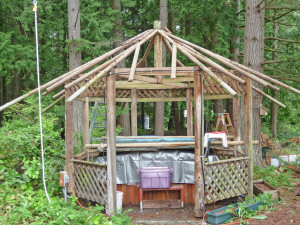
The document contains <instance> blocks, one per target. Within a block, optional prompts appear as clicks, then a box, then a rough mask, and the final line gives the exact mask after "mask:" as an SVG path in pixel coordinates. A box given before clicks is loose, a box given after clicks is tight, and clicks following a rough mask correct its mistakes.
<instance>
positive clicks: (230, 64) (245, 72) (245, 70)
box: [166, 33, 300, 93]
mask: <svg viewBox="0 0 300 225" xmlns="http://www.w3.org/2000/svg"><path fill="white" fill-rule="evenodd" d="M166 34H167V35H168V36H169V37H172V38H173V39H175V40H177V41H179V42H181V43H184V44H187V45H189V46H190V47H192V48H194V49H197V50H199V51H201V52H203V53H205V54H206V55H208V56H210V57H212V58H214V59H216V60H218V61H219V62H221V63H223V64H224V65H226V66H228V67H229V68H231V69H234V70H236V71H237V72H240V73H241V74H243V75H245V76H247V77H250V78H251V79H252V80H254V81H256V82H258V83H260V84H262V85H263V86H268V87H270V88H271V89H273V90H275V91H278V90H279V88H277V87H276V86H274V85H272V84H270V83H268V82H266V81H264V80H262V79H260V78H259V77H256V76H254V75H252V74H250V73H249V72H248V71H251V72H252V70H251V69H249V68H248V67H246V66H243V65H240V64H239V63H237V62H233V61H231V60H229V59H226V58H225V57H223V56H220V55H218V54H216V53H213V52H211V51H209V50H207V49H205V48H202V47H200V46H198V45H195V44H193V43H191V42H188V41H186V40H183V39H181V38H179V37H177V36H175V35H173V34H169V33H166ZM237 64H238V65H239V66H236V65H237ZM241 68H243V69H241ZM252 73H253V74H255V73H254V72H252ZM255 75H256V74H255ZM265 76H266V75H265ZM299 93H300V91H299Z"/></svg>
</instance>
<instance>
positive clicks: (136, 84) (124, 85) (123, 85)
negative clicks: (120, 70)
mask: <svg viewBox="0 0 300 225" xmlns="http://www.w3.org/2000/svg"><path fill="white" fill-rule="evenodd" d="M188 86H189V85H188V84H185V83H167V84H153V83H147V82H143V81H136V80H134V81H132V82H128V81H116V89H133V88H137V89H178V88H188Z"/></svg>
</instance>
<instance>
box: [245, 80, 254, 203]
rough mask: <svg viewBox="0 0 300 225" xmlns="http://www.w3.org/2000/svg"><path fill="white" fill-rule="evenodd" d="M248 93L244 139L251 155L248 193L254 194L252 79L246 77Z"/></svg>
mask: <svg viewBox="0 0 300 225" xmlns="http://www.w3.org/2000/svg"><path fill="white" fill-rule="evenodd" d="M245 92H246V94H245V96H244V102H245V103H244V108H245V109H244V115H245V117H244V128H245V129H244V141H245V153H246V155H247V156H249V158H250V160H249V166H248V194H249V195H250V196H251V197H252V195H253V140H252V138H253V123H252V111H253V110H252V81H251V79H250V78H248V77H247V79H246V90H245Z"/></svg>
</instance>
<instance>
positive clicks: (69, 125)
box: [65, 90, 76, 190]
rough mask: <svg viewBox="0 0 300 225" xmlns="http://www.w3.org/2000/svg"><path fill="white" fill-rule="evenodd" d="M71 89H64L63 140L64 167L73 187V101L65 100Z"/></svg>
mask: <svg viewBox="0 0 300 225" xmlns="http://www.w3.org/2000/svg"><path fill="white" fill-rule="evenodd" d="M71 94H72V93H71V91H70V90H68V91H66V94H65V142H66V167H65V170H66V171H67V173H68V175H69V179H70V184H71V186H72V188H73V190H74V189H75V190H76V188H75V181H74V174H73V171H74V170H73V163H72V159H74V129H73V102H67V101H66V100H67V99H68V97H69V96H70V95H71Z"/></svg>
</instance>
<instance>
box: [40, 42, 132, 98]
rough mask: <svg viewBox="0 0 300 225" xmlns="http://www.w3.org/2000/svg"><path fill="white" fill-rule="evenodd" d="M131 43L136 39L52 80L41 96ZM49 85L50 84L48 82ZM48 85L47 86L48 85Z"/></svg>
mask: <svg viewBox="0 0 300 225" xmlns="http://www.w3.org/2000/svg"><path fill="white" fill-rule="evenodd" d="M132 42H138V40H136V39H132V41H129V42H128V43H126V44H124V45H121V46H119V47H118V48H115V49H113V50H111V51H109V52H107V53H105V54H103V55H101V56H99V57H97V58H95V59H93V60H92V61H89V62H87V63H85V64H84V65H82V66H80V67H77V68H76V69H74V70H72V71H70V72H67V73H65V74H63V75H62V76H60V77H58V78H56V79H54V80H55V82H53V81H54V80H52V81H51V84H50V85H51V86H50V85H47V87H49V88H47V89H46V92H45V93H43V95H46V94H48V93H49V92H51V91H53V90H55V89H57V88H58V87H60V86H62V85H63V84H65V82H66V81H68V80H69V79H71V78H72V77H74V76H77V75H79V74H81V73H83V72H85V71H86V70H88V69H90V68H91V67H93V66H95V65H97V64H98V63H100V62H102V61H103V60H105V59H107V58H109V57H110V56H112V55H114V54H115V53H117V52H119V51H121V50H123V49H124V48H127V47H128V46H130V45H131V44H132ZM49 83H50V82H49ZM49 83H48V84H49Z"/></svg>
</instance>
